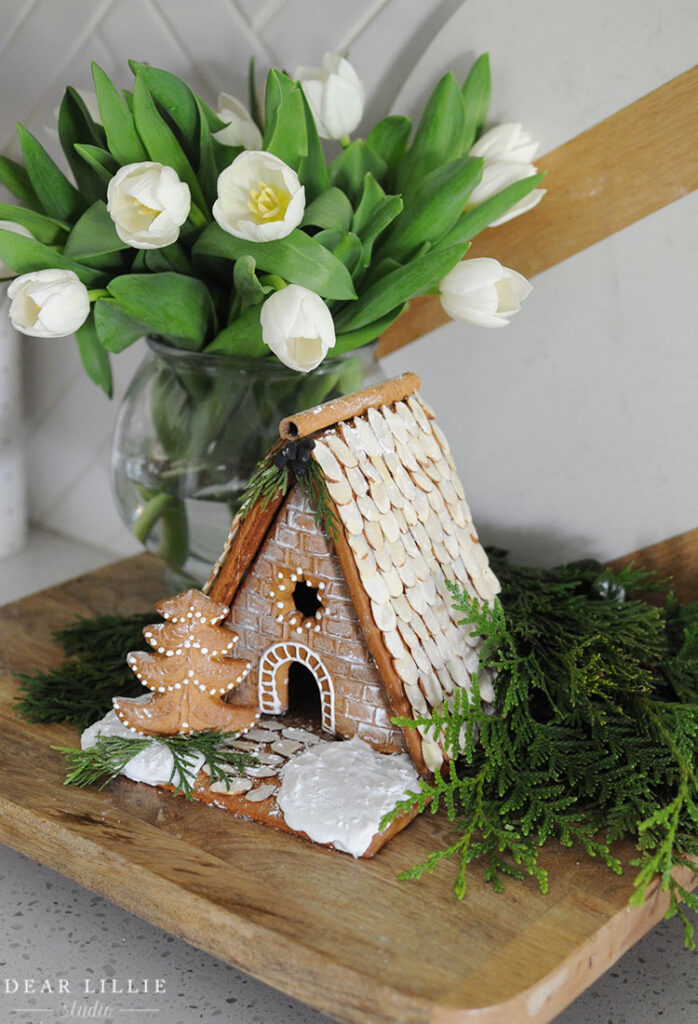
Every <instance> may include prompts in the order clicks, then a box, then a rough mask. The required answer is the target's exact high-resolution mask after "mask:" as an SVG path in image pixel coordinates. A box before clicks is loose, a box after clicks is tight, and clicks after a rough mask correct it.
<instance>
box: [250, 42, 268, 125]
mask: <svg viewBox="0 0 698 1024" xmlns="http://www.w3.org/2000/svg"><path fill="white" fill-rule="evenodd" d="M254 66H255V59H254V57H250V63H249V65H248V67H247V94H248V98H249V104H250V117H251V118H252V120H253V121H254V123H255V124H256V125H257V127H258V128H259V130H260V132H264V122H263V121H262V111H261V110H260V109H259V97H258V96H257V83H256V82H255V76H254Z"/></svg>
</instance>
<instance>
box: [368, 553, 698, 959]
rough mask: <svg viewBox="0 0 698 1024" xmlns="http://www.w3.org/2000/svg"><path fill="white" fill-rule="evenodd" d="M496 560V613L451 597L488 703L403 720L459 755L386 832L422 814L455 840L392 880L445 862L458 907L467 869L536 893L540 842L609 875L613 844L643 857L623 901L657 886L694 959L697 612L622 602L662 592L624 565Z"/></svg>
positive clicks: (463, 701) (461, 699)
mask: <svg viewBox="0 0 698 1024" xmlns="http://www.w3.org/2000/svg"><path fill="white" fill-rule="evenodd" d="M492 562H493V568H494V570H495V572H496V573H497V574H498V576H499V578H500V580H501V582H502V594H501V599H500V600H498V601H497V602H496V603H495V604H494V606H493V607H490V606H484V607H482V606H481V605H480V604H479V603H478V602H477V601H474V600H472V599H471V598H470V597H468V595H467V594H465V593H464V592H461V591H460V590H458V589H457V588H455V587H454V588H452V592H453V595H454V603H455V606H456V608H457V609H458V610H459V611H461V612H462V613H463V624H467V625H468V628H469V629H470V630H471V631H472V632H474V633H475V634H477V635H478V636H479V637H481V638H482V643H483V649H482V653H481V666H482V667H486V668H487V669H488V670H489V671H490V672H492V673H494V674H495V676H496V679H495V693H496V700H495V706H494V707H493V708H488V709H483V708H481V705H480V698H479V693H478V692H475V693H474V694H472V695H471V696H470V698H469V697H468V695H467V694H464V693H460V694H458V695H457V697H456V699H455V701H454V702H453V704H452V706H451V707H448V706H444V707H443V708H442V709H440V710H439V711H437V712H435V713H434V714H433V715H432V716H431V717H428V718H427V717H423V718H418V719H416V720H415V721H414V723H413V724H415V725H423V726H426V727H427V728H428V729H429V731H430V732H431V733H432V734H433V735H435V736H442V737H443V738H444V741H445V743H446V747H447V749H448V750H449V751H450V752H451V753H452V754H453V755H455V756H454V757H453V759H452V760H451V761H450V762H449V764H448V769H447V771H446V772H445V773H444V775H443V776H437V777H436V779H435V780H434V781H433V782H429V781H424V780H422V781H421V783H420V786H421V789H420V792H419V793H418V794H416V795H414V796H412V797H410V798H409V799H406V800H405V801H403V802H402V803H401V804H400V805H399V806H398V807H397V808H395V809H394V810H393V811H392V812H391V814H390V815H388V817H387V818H386V823H387V821H389V820H391V819H392V818H393V817H395V815H396V814H399V813H401V812H403V811H405V810H408V809H410V808H411V807H413V806H414V805H416V806H417V807H418V808H419V809H420V810H424V809H426V807H427V806H428V807H429V810H430V811H431V812H432V813H436V811H437V810H439V808H443V809H444V810H445V812H446V814H447V816H448V818H449V819H450V820H451V821H452V822H453V823H454V824H455V825H456V827H457V830H458V831H457V834H456V836H455V837H454V839H453V842H452V843H450V844H449V845H448V846H447V847H446V848H444V849H441V850H437V851H436V852H434V853H432V854H431V855H430V856H429V857H428V858H427V859H426V860H425V862H424V863H423V864H420V865H417V866H416V867H414V868H412V869H411V870H409V871H407V872H405V874H404V875H403V876H402V877H403V878H419V877H420V876H421V875H423V874H424V873H426V872H432V871H434V869H435V868H436V867H437V865H439V864H440V863H441V861H443V860H445V859H450V858H453V859H455V861H456V863H457V874H456V880H455V886H454V888H455V892H456V895H457V896H458V897H460V898H462V897H463V896H464V895H465V893H466V888H467V873H468V867H469V865H470V864H472V863H473V862H474V861H482V862H483V863H484V866H485V878H486V880H487V881H489V882H491V883H492V885H493V886H494V888H495V889H496V890H497V891H501V889H502V884H503V879H504V877H505V876H512V877H515V878H520V879H521V878H524V877H526V876H527V875H530V876H533V877H534V878H535V879H536V881H537V882H538V885H539V886H540V888H541V890H542V891H543V892H545V891H547V888H548V878H547V875H546V872H545V871H544V870H543V869H542V868H541V867H540V865H539V853H540V849H541V847H542V845H543V844H544V843H545V842H546V841H548V840H556V841H557V842H560V843H562V844H563V845H565V846H571V845H572V844H573V843H577V844H578V845H579V846H580V848H582V849H584V850H585V852H586V853H587V854H588V855H589V856H592V857H598V858H599V859H600V860H602V861H603V862H604V863H605V864H606V865H607V866H608V867H609V868H610V869H611V870H613V871H616V872H620V864H619V862H618V860H617V858H616V857H615V856H614V854H613V849H612V843H613V842H614V841H615V840H618V839H621V838H625V837H628V838H630V839H632V840H633V841H634V842H635V843H636V844H637V847H638V857H637V858H636V859H635V860H634V861H633V864H634V866H635V867H637V868H638V873H637V876H636V879H635V894H634V896H633V898H632V901H631V902H632V903H633V904H637V903H641V902H642V901H643V899H644V898H645V895H646V893H647V890H648V886H649V884H650V882H651V881H652V880H653V878H654V877H655V876H659V879H660V884H661V886H662V888H663V889H665V890H666V891H668V892H669V894H670V898H671V902H670V908H669V915H671V914H679V915H680V916H681V919H682V921H683V925H684V929H685V938H686V945H687V946H688V947H690V948H693V927H692V924H691V922H690V921H689V920H688V918H687V916H686V914H685V911H684V909H683V906H682V904H683V905H685V906H687V907H690V908H692V909H694V910H698V899H697V898H696V896H695V895H694V894H692V893H690V892H688V891H687V890H686V889H684V888H683V887H682V886H680V885H679V884H678V883H677V882H676V880H675V879H674V878H673V877H672V871H673V869H674V868H675V867H676V865H677V864H679V863H685V860H686V858H687V857H689V858H690V857H692V856H695V855H696V854H698V842H697V841H696V838H695V837H696V835H698V777H697V776H698V769H697V767H696V748H697V737H698V604H692V605H684V606H680V605H678V604H677V603H676V601H675V600H674V599H673V598H672V597H671V596H669V597H668V598H667V599H666V602H665V604H664V606H663V607H662V606H659V607H658V606H656V605H654V604H650V603H647V602H646V601H645V600H641V599H638V598H635V597H631V596H630V595H631V594H634V593H637V592H642V593H646V592H647V591H648V590H650V589H657V583H656V581H655V580H654V578H653V577H652V576H651V574H648V573H647V572H645V571H644V570H642V569H638V568H635V567H630V568H626V569H622V570H620V571H619V572H617V573H611V572H609V571H605V572H604V571H603V570H602V567H601V566H600V565H599V564H598V563H595V562H591V561H588V562H580V563H577V564H573V565H569V566H563V567H561V568H559V569H553V570H539V569H530V568H522V567H518V566H513V565H510V564H509V563H508V562H507V561H506V559H505V558H504V557H503V556H502V555H501V553H499V552H494V553H493V556H492ZM476 690H477V687H476ZM399 724H400V725H406V724H412V723H410V721H409V720H407V719H400V720H399Z"/></svg>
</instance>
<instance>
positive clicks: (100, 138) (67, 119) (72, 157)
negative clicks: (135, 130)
mask: <svg viewBox="0 0 698 1024" xmlns="http://www.w3.org/2000/svg"><path fill="white" fill-rule="evenodd" d="M58 138H59V139H60V143H61V146H62V147H63V152H64V153H65V155H66V159H67V161H68V163H69V164H70V169H71V171H72V172H73V176H74V177H75V181H76V184H77V186H78V188H79V190H80V193H81V194H82V196H83V198H84V199H85V200H86V201H87V202H90V203H93V202H95V201H96V200H97V199H103V198H104V194H105V188H104V181H103V180H102V177H101V176H100V175H99V174H97V173H96V172H95V170H94V168H92V167H90V166H89V164H86V163H85V161H84V160H83V159H82V157H81V156H80V154H79V153H76V152H75V144H76V143H87V144H88V145H92V146H97V147H99V148H100V149H104V147H105V146H106V144H107V139H106V135H105V134H104V128H102V126H101V124H97V122H96V121H93V119H92V117H91V115H90V112H89V111H88V109H87V107H86V106H85V103H84V100H83V98H82V96H81V95H80V93H79V92H77V90H75V89H73V88H72V86H68V88H67V89H66V90H65V93H64V94H63V99H62V101H61V105H60V109H59V111H58Z"/></svg>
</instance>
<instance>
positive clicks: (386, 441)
mask: <svg viewBox="0 0 698 1024" xmlns="http://www.w3.org/2000/svg"><path fill="white" fill-rule="evenodd" d="M383 408H385V406H383ZM367 416H368V422H369V423H370V425H371V429H372V430H373V433H374V434H375V435H376V437H377V438H378V440H379V441H380V443H381V445H382V446H383V448H384V449H385V451H387V452H389V451H392V450H393V448H394V447H395V438H394V437H393V433H392V431H391V429H390V427H389V425H388V423H387V421H386V419H385V416H384V415H383V412H382V410H380V411H379V410H378V409H375V408H374V407H373V406H372V407H371V408H370V409H369V410H368V412H367Z"/></svg>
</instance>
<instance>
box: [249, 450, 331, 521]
mask: <svg viewBox="0 0 698 1024" xmlns="http://www.w3.org/2000/svg"><path fill="white" fill-rule="evenodd" d="M285 444H287V442H285V441H279V442H277V443H276V444H275V445H274V446H273V447H272V448H270V450H269V451H268V452H267V454H266V455H265V456H264V458H263V459H262V460H261V461H260V462H259V463H258V465H257V468H256V469H255V471H254V473H253V474H252V477H251V478H250V481H249V483H248V484H247V487H246V488H245V491H244V493H243V495H242V499H241V502H240V510H239V512H238V515H239V517H240V522H241V523H242V522H244V521H245V519H246V518H247V516H248V515H249V513H250V512H251V511H252V509H253V507H254V506H255V504H256V503H257V502H258V501H260V502H261V508H262V509H265V508H266V507H267V505H268V504H269V502H270V501H273V500H274V498H279V497H281V496H282V495H284V494H286V493H287V492H288V490H289V488H290V487H291V485H292V483H293V482H294V481H295V482H297V483H298V485H299V487H300V488H301V490H302V491H303V493H304V494H305V496H306V498H307V499H308V503H309V504H310V507H311V508H312V509H313V512H314V514H315V522H316V523H317V525H318V526H320V527H324V528H325V530H326V531H327V533H328V534H329V536H330V537H332V539H333V540H334V539H335V538H336V536H337V530H338V522H337V514H336V512H335V510H334V506H333V504H332V500H331V498H330V496H329V494H328V492H327V484H326V483H325V478H324V476H323V474H322V470H321V469H320V467H319V466H318V464H317V462H315V460H314V459H312V458H311V459H310V460H309V461H308V462H307V463H306V464H305V472H304V473H303V474H302V475H296V474H295V473H294V472H293V471H292V469H291V466H290V465H289V464H288V463H287V464H286V465H283V466H278V465H277V464H276V462H275V461H274V460H275V458H276V456H277V455H278V454H279V452H280V451H281V449H282V448H283V446H284V445H285Z"/></svg>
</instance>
